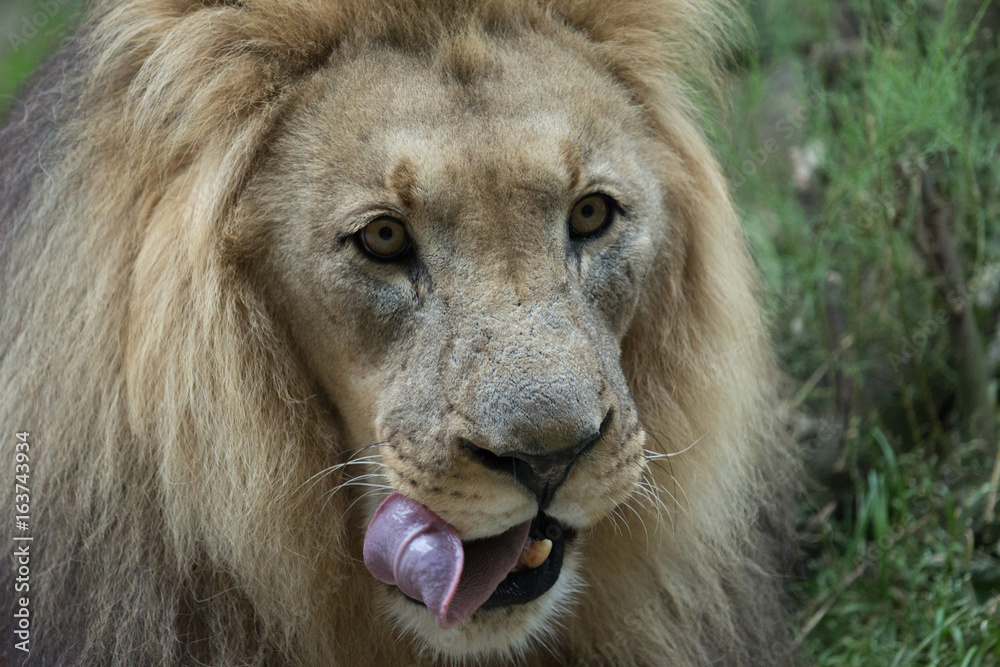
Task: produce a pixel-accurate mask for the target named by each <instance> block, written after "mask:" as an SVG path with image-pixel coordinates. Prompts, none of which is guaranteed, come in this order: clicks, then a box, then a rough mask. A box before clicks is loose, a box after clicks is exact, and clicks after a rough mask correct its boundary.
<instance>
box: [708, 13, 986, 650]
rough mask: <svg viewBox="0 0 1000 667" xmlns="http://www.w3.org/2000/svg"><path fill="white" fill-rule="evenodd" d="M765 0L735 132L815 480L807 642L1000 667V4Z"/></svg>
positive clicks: (807, 646) (810, 505)
mask: <svg viewBox="0 0 1000 667" xmlns="http://www.w3.org/2000/svg"><path fill="white" fill-rule="evenodd" d="M750 10H751V13H752V14H753V17H754V23H755V25H756V26H757V31H758V34H757V43H758V45H759V46H758V48H755V49H750V50H747V51H745V52H743V53H741V54H740V57H739V58H738V60H737V62H738V63H739V64H738V65H737V66H734V67H733V80H732V82H731V84H732V85H731V88H730V91H729V92H730V93H731V97H732V107H731V108H730V109H727V111H726V113H724V114H722V121H721V122H720V123H719V124H718V126H717V127H716V128H715V139H716V145H717V147H718V151H719V153H720V155H721V157H722V159H723V163H724V165H725V166H726V168H727V171H728V173H729V175H730V178H731V182H732V183H733V191H734V195H735V198H736V201H737V205H738V206H739V208H740V210H741V212H742V214H743V217H744V219H745V221H746V225H747V231H748V235H749V237H750V240H751V243H752V244H753V246H754V250H755V255H756V256H757V258H758V261H759V264H760V267H761V270H762V273H763V275H764V280H765V286H766V288H767V292H768V295H769V299H768V303H769V308H770V313H771V316H772V322H773V325H772V328H773V332H774V338H775V341H776V344H777V346H778V350H779V354H780V357H781V360H782V363H783V364H784V367H785V370H786V372H787V373H788V374H789V375H790V376H791V377H792V378H793V380H794V381H795V383H794V387H795V388H796V389H797V395H796V403H795V405H794V407H795V411H794V412H795V414H794V422H795V426H796V429H797V434H798V437H799V440H800V442H801V447H802V451H803V453H804V457H805V460H806V463H807V465H808V467H809V468H810V471H811V473H812V476H813V478H814V481H813V484H812V486H811V488H810V491H809V494H808V497H807V498H806V499H805V502H804V503H803V506H802V513H801V519H802V523H801V531H802V536H803V541H804V543H805V545H806V555H807V558H806V564H805V572H803V573H802V576H801V578H800V580H799V581H798V582H797V583H796V584H795V586H794V592H795V594H796V596H797V599H798V601H799V611H798V624H797V625H798V627H799V637H798V638H799V641H800V646H801V655H802V659H803V661H804V662H807V663H811V662H814V663H816V664H819V665H924V664H931V665H998V664H1000V629H998V620H1000V613H998V603H1000V541H998V538H1000V529H998V525H997V519H996V516H995V513H994V514H993V515H992V516H990V517H987V516H986V508H987V505H988V504H989V503H990V502H991V496H995V492H996V489H995V486H993V485H992V484H991V480H990V476H991V470H992V469H993V465H994V462H995V460H996V459H995V457H996V453H997V450H996V448H997V444H996V443H997V433H996V391H997V356H998V353H1000V342H998V327H997V324H998V319H1000V299H998V296H997V293H998V283H1000V226H998V224H997V220H998V218H1000V216H998V214H1000V118H998V116H997V111H998V110H1000V100H998V96H1000V85H998V80H1000V78H998V77H1000V75H998V71H1000V58H998V54H997V51H996V34H997V27H998V24H1000V20H998V18H1000V11H998V9H997V7H994V6H991V5H989V4H979V3H975V4H973V3H961V2H953V1H951V2H907V3H901V4H899V3H888V2H880V1H878V0H872V1H868V2H862V1H857V2H842V3H835V2H826V1H824V0H799V1H791V0H773V1H772V2H769V3H764V4H762V5H754V6H752V7H751V9H750ZM797 169H798V173H797V171H796V170H797ZM935 221H936V223H935ZM935 229H939V230H943V234H944V235H945V236H946V237H947V238H946V239H945V241H944V243H945V244H948V245H951V246H953V247H954V255H955V256H956V258H957V260H958V263H957V264H956V265H955V266H954V267H953V269H952V270H951V271H950V272H949V271H948V270H946V269H945V268H942V267H941V266H939V265H938V261H939V260H938V253H939V251H940V248H941V247H943V246H942V240H941V237H940V236H935V234H934V230H935ZM953 304H954V305H956V306H961V308H953V307H952V306H953ZM966 313H967V314H968V316H967V325H968V326H967V327H966V328H965V329H963V328H962V322H963V317H966Z"/></svg>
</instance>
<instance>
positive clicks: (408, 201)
mask: <svg viewBox="0 0 1000 667" xmlns="http://www.w3.org/2000/svg"><path fill="white" fill-rule="evenodd" d="M386 187H387V188H389V189H390V190H392V191H393V192H394V193H395V194H396V196H397V197H398V198H399V202H400V203H401V204H402V205H403V206H405V207H406V208H408V209H413V208H416V207H417V205H418V204H419V203H420V201H419V199H418V198H417V165H415V164H414V163H413V160H411V159H410V158H408V157H403V158H400V160H399V162H397V163H396V166H395V167H393V169H392V171H391V172H389V177H388V178H387V179H386Z"/></svg>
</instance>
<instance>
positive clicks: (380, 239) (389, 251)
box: [360, 218, 410, 259]
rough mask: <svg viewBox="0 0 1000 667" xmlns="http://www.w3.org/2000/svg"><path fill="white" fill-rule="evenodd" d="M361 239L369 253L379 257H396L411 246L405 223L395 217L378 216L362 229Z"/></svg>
mask: <svg viewBox="0 0 1000 667" xmlns="http://www.w3.org/2000/svg"><path fill="white" fill-rule="evenodd" d="M360 240H361V244H362V246H364V249H365V250H366V251H367V252H368V254H370V255H372V256H373V257H375V258H377V259H394V258H397V257H400V256H401V255H403V254H404V253H405V252H406V251H407V250H408V249H409V247H410V239H409V237H408V236H407V234H406V229H405V228H404V227H403V223H401V222H400V221H399V220H395V219H393V218H378V219H376V220H373V221H372V222H370V223H368V224H367V225H366V226H365V228H364V229H362V230H361V235H360Z"/></svg>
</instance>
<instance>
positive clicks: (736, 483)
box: [0, 0, 794, 665]
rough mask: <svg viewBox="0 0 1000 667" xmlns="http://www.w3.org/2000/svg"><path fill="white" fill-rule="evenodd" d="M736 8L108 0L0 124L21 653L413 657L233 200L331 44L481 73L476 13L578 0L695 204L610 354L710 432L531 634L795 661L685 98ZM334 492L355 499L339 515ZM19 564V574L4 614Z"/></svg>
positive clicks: (768, 382)
mask: <svg viewBox="0 0 1000 667" xmlns="http://www.w3.org/2000/svg"><path fill="white" fill-rule="evenodd" d="M726 11H728V8H726V7H722V8H720V7H718V6H716V5H713V4H711V3H707V2H699V1H697V0H622V1H621V2H616V3H610V2H606V1H605V0H535V1H530V0H486V1H482V2H479V1H473V0H435V1H432V2H417V1H415V0H412V1H410V0H340V1H338V2H333V1H330V2H320V1H317V0H248V1H247V2H218V3H207V2H206V3H202V2H195V1H193V0H127V1H120V0H108V1H105V2H101V3H98V4H97V6H96V7H95V8H94V9H93V11H92V13H91V18H90V19H89V21H88V22H87V23H86V24H85V25H84V27H83V28H82V29H81V31H80V32H79V33H78V34H77V35H76V36H75V37H74V38H73V39H72V40H71V41H70V42H69V43H68V44H67V45H66V46H65V47H64V49H63V51H62V52H61V54H60V55H57V56H56V58H55V59H54V61H53V62H52V63H51V64H50V65H49V67H48V70H47V72H46V73H45V74H44V75H43V76H42V78H41V79H39V80H38V81H37V82H36V84H35V87H34V89H33V91H32V92H31V93H30V94H29V95H28V96H27V97H26V99H25V100H24V101H23V102H22V104H21V106H20V107H19V108H18V109H17V110H16V111H15V113H14V116H13V117H12V119H11V122H10V124H9V125H8V127H7V128H6V129H5V130H4V132H3V134H2V135H0V214H2V217H0V224H2V228H0V259H2V268H0V271H2V274H0V275H2V283H0V301H2V302H3V312H2V313H0V391H2V395H3V398H2V403H0V424H3V427H4V428H5V429H6V432H5V433H4V434H3V435H2V437H3V438H6V439H7V441H8V442H9V441H10V439H11V437H12V434H13V433H14V431H15V430H27V431H30V432H31V434H32V435H31V448H32V449H31V452H32V507H33V516H32V521H33V534H34V536H35V541H34V543H33V545H32V550H33V554H34V556H33V560H32V579H31V605H32V608H33V613H34V616H33V625H32V628H33V633H34V634H33V638H32V652H31V654H30V656H29V662H30V663H31V664H122V665H141V664H174V663H188V662H192V663H193V661H195V660H200V661H201V662H203V663H205V664H215V665H235V664H259V665H277V664H302V665H315V664H331V663H335V664H409V663H411V662H413V660H414V657H413V656H414V655H415V654H416V652H419V646H417V645H415V644H414V643H413V642H411V641H410V639H409V638H408V637H405V636H404V637H402V638H397V636H396V635H395V634H394V633H393V631H392V629H391V626H390V625H388V623H387V622H386V621H385V620H384V619H382V618H381V617H380V616H379V615H378V614H377V612H376V610H375V608H374V607H373V605H372V604H371V592H370V588H371V582H370V580H369V578H368V577H367V576H366V575H365V573H364V569H363V567H360V566H359V565H358V563H357V559H358V557H359V554H360V544H359V543H360V537H359V536H360V535H361V534H362V532H361V531H362V529H363V526H362V525H355V524H354V523H352V522H351V521H350V520H348V516H349V515H348V510H349V505H350V504H351V497H350V496H347V495H345V494H334V495H332V496H330V495H329V494H324V492H325V491H327V490H329V485H326V484H313V485H310V484H308V483H306V482H307V480H309V479H310V478H311V477H312V476H313V475H314V474H315V473H316V471H318V470H321V469H323V468H324V467H326V466H327V465H329V464H330V463H331V462H332V461H336V460H340V458H342V457H341V453H342V452H341V453H338V452H339V450H338V437H339V436H338V427H337V424H336V409H333V406H330V405H326V404H324V403H323V401H322V400H320V399H317V398H316V396H315V391H314V388H313V387H312V386H310V384H309V383H308V381H307V380H305V379H304V377H303V373H302V369H301V367H300V362H299V361H297V360H296V357H295V355H294V353H292V352H291V350H290V348H289V346H288V342H287V341H286V340H285V339H284V338H283V336H282V333H281V331H280V330H278V328H276V327H275V326H274V325H273V322H272V318H271V314H270V311H269V309H268V306H267V304H266V303H264V302H262V297H261V294H260V292H259V290H258V289H256V287H257V286H256V285H254V284H253V283H252V281H248V280H246V279H245V273H244V272H243V268H244V267H243V263H244V262H245V261H248V260H247V258H248V257H253V256H254V252H255V251H256V248H255V244H258V243H260V242H262V241H261V240H260V239H256V238H246V236H245V235H242V236H241V235H240V234H238V233H237V232H236V231H234V229H233V219H232V211H233V208H234V203H235V202H236V201H237V200H238V198H239V196H240V194H241V189H242V188H243V186H244V184H245V183H246V182H247V179H248V178H249V177H250V176H251V174H252V173H253V171H254V169H255V168H256V166H257V164H258V159H259V156H260V152H261V150H262V148H263V147H264V146H265V145H266V144H267V142H268V140H269V137H270V135H271V133H272V132H273V129H274V127H275V126H276V124H277V123H279V122H280V121H281V119H282V114H283V111H284V109H285V108H286V105H288V104H289V103H290V101H291V100H294V98H295V95H296V90H297V85H298V83H299V82H300V81H302V80H303V79H304V78H306V77H308V76H309V74H310V73H312V72H314V71H316V70H317V69H319V68H322V67H323V66H324V63H325V62H326V61H327V60H328V59H329V58H330V57H331V55H332V54H334V53H335V52H337V50H338V49H342V50H345V51H347V52H349V51H350V49H351V48H354V46H355V45H358V44H363V43H366V42H369V41H372V40H377V41H382V42H385V43H389V44H399V45H405V46H407V47H409V48H413V49H426V50H427V51H428V53H432V52H433V53H435V54H437V55H435V56H434V57H440V58H449V59H450V62H451V63H452V67H453V68H454V71H455V73H456V76H458V77H461V76H462V73H463V71H466V70H468V69H470V68H472V69H474V68H476V67H477V66H478V65H477V58H480V57H481V53H480V52H479V51H478V50H477V48H476V44H477V41H476V40H477V38H476V35H478V34H481V33H482V34H486V33H489V34H503V33H504V32H506V31H517V30H534V31H537V32H539V33H541V34H552V35H554V37H553V38H554V39H555V38H558V35H557V31H556V30H555V29H554V28H553V26H554V25H556V24H557V23H558V22H563V23H565V24H568V25H569V26H572V27H574V28H575V29H576V30H578V31H580V33H582V34H583V35H585V36H586V37H587V38H588V39H589V40H591V41H592V42H594V44H595V45H596V46H595V48H594V50H593V53H592V57H594V58H595V60H596V61H598V62H599V64H600V66H601V67H603V68H605V69H606V70H607V71H610V72H612V73H613V74H614V76H615V77H616V78H618V80H620V81H621V82H622V83H623V84H624V85H625V86H627V87H628V89H629V91H630V92H631V94H632V96H633V99H634V100H635V102H636V104H638V105H641V107H642V109H644V111H645V114H646V117H647V119H648V122H649V124H650V125H651V127H652V128H653V131H654V133H655V134H656V136H657V137H658V138H659V139H660V141H661V142H662V143H663V145H664V148H665V150H664V159H663V163H662V164H661V165H660V171H661V173H660V174H659V175H660V177H661V179H662V181H663V183H664V188H665V190H666V191H667V192H669V193H670V196H671V197H670V200H669V212H670V215H671V217H672V219H673V220H674V221H675V222H674V229H675V230H676V232H677V234H676V236H675V237H673V238H672V239H671V242H670V246H671V247H670V248H667V249H665V250H664V251H663V254H664V260H663V261H660V262H659V263H658V265H657V270H656V273H655V275H654V276H652V277H651V278H650V289H649V291H648V292H647V294H646V296H645V298H644V300H643V302H642V304H641V307H640V310H639V313H638V314H637V316H636V318H635V320H634V323H633V325H632V328H631V329H630V330H629V334H628V335H627V336H626V338H625V341H624V345H623V348H622V366H623V368H624V370H625V374H626V377H627V378H628V381H629V385H630V387H631V390H632V393H633V395H634V396H635V400H636V403H637V405H638V406H639V410H640V415H641V418H642V422H643V425H644V426H645V427H646V429H647V431H648V432H649V434H650V440H648V441H647V442H648V443H650V445H649V446H652V443H653V439H655V441H656V443H658V447H657V448H662V449H663V451H665V452H680V451H681V450H685V449H686V448H688V446H689V445H691V443H696V444H695V445H694V446H692V447H690V449H687V451H684V452H683V454H679V455H678V456H675V457H672V458H670V459H665V460H664V461H662V462H660V463H657V464H654V465H652V467H651V468H650V473H649V474H650V475H651V476H653V477H655V478H657V480H658V481H659V482H660V483H661V485H662V486H664V487H665V488H666V489H668V490H672V492H673V494H674V495H675V496H677V498H676V499H675V500H672V499H671V498H669V497H665V498H664V499H665V501H667V503H668V504H669V505H670V506H671V508H672V515H671V517H670V518H669V519H668V518H666V517H663V518H662V520H661V522H660V524H661V525H659V526H658V527H657V529H656V530H655V531H654V527H653V525H651V524H652V523H654V522H655V514H652V515H648V514H647V515H646V523H647V524H650V525H649V526H648V530H649V534H648V535H647V534H645V531H644V530H643V526H642V524H641V523H640V521H639V520H634V517H633V516H628V517H626V518H627V519H629V520H628V529H627V530H626V529H625V528H624V527H623V526H619V528H620V529H621V530H622V531H623V534H621V535H615V534H614V531H615V528H614V527H613V526H612V523H611V522H610V521H604V522H602V523H601V524H600V525H599V526H598V527H597V529H596V531H595V534H594V535H593V537H592V538H591V540H592V543H594V544H599V545H601V546H600V548H595V549H593V550H592V551H591V552H590V553H589V554H588V559H587V560H586V562H585V565H584V568H583V570H582V578H583V579H584V581H585V582H586V583H585V585H586V588H585V591H584V593H583V594H582V595H581V596H580V598H579V601H578V602H577V603H576V606H575V607H573V608H572V609H571V611H570V613H569V614H567V615H566V616H565V617H563V618H562V619H561V622H562V623H563V625H564V626H565V630H564V631H560V632H558V633H556V635H555V636H554V637H553V638H552V639H550V640H549V644H550V649H551V651H552V653H549V652H547V651H546V650H545V649H541V648H539V647H537V646H535V647H533V648H531V649H530V650H529V651H528V653H527V656H526V658H525V660H527V661H529V662H531V663H533V664H545V663H546V662H547V661H548V662H549V663H552V664H571V663H574V662H578V661H583V662H585V663H587V664H707V663H709V662H713V661H715V662H717V664H765V663H767V664H774V663H778V662H782V661H784V660H786V659H787V658H786V656H785V655H784V650H785V643H784V640H785V637H784V630H785V628H784V623H783V621H782V615H781V609H780V594H779V592H778V591H779V589H780V583H781V582H780V581H779V580H778V579H777V578H776V575H775V571H776V570H775V568H776V562H775V558H776V557H777V554H778V547H779V546H780V544H781V543H782V540H783V539H784V537H785V535H786V530H787V526H786V516H785V513H786V508H785V506H784V503H785V502H786V500H787V498H786V495H785V493H784V490H786V489H788V488H791V487H793V486H794V484H793V483H792V481H791V480H792V479H793V477H792V476H790V475H791V473H790V470H791V468H790V467H789V464H788V461H787V459H788V455H787V452H786V451H785V450H784V448H783V445H782V444H781V442H782V440H781V438H780V437H779V436H778V435H777V432H778V431H777V428H776V425H775V423H774V411H775V404H776V401H775V394H774V386H773V382H774V378H775V373H774V370H773V362H772V360H771V356H770V353H769V350H768V347H767V341H766V333H765V331H764V327H763V324H762V322H761V317H760V314H759V311H758V307H757V304H756V300H755V293H754V291H755V284H756V283H755V277H754V270H753V266H752V262H751V261H750V259H749V258H748V255H747V252H746V249H745V247H744V240H743V237H742V235H741V232H740V229H739V225H738V222H737V219H736V217H735V214H734V212H733V209H732V206H731V203H730V200H729V197H728V194H727V191H726V186H725V184H724V182H723V179H722V177H721V174H720V170H719V168H718V166H717V165H716V162H715V161H714V159H713V157H712V155H711V154H710V151H709V149H708V148H707V146H706V143H705V141H704V139H703V137H702V135H701V133H700V132H699V130H698V126H697V122H696V119H695V115H694V114H693V112H692V108H691V105H690V104H689V103H688V102H687V101H686V100H687V99H688V96H687V92H686V91H687V84H688V82H689V81H690V80H691V78H692V77H695V78H698V79H699V80H700V81H702V82H704V81H705V80H707V78H710V77H711V67H712V63H713V60H714V58H715V41H716V40H717V39H721V37H723V34H722V29H721V28H719V27H718V25H720V24H721V23H725V21H721V23H720V17H722V16H724V15H725V12H726ZM457 34H462V35H464V37H462V38H461V39H458V38H455V39H454V40H452V37H451V36H453V35H457ZM449 40H452V41H450V42H449ZM443 43H450V44H451V45H452V46H451V47H450V48H447V49H446V48H442V47H441V45H442V44H443ZM434 49H437V50H436V51H435V50H434ZM442 54H444V55H442ZM428 57H431V56H428ZM668 257H669V259H670V261H669V262H667V261H666V259H667V258H668ZM342 407H343V406H338V408H342ZM671 475H672V477H671ZM673 478H676V484H675V483H674V480H673ZM330 481H331V482H334V481H336V480H333V479H331V480H330ZM10 498H11V495H10V494H9V493H7V494H4V500H3V507H4V513H5V515H6V516H8V517H9V516H10V515H11V513H12V512H11V511H10V510H11V505H10V503H9V499H10ZM320 507H322V508H323V513H322V516H323V517H327V518H329V517H335V518H339V520H335V521H323V522H321V521H319V519H320V516H321V514H320V512H318V511H317V508H320ZM626 513H628V512H627V511H626ZM618 523H619V524H621V523H622V521H621V519H619V520H618ZM10 524H11V522H10V521H6V522H5V523H4V529H3V534H4V536H5V537H4V539H5V540H7V543H8V544H10V539H11V535H10V530H11V527H10ZM772 534H773V536H772ZM10 567H11V566H10V560H9V559H8V560H7V561H5V564H4V565H3V566H0V571H2V572H3V573H4V576H3V578H4V580H5V581H10V579H11V575H10V572H11V571H10V569H9V568H10ZM11 595H12V593H11V590H10V588H9V587H7V588H6V589H5V591H4V593H3V595H2V596H0V601H2V603H3V605H2V607H3V611H2V613H4V614H5V618H7V619H8V620H9V619H11V617H12V605H13V604H14V600H12V599H11ZM7 636H8V637H9V636H10V632H9V631H8V632H7ZM8 641H9V640H5V642H8ZM4 651H6V653H5V654H4V655H8V656H15V655H19V654H17V653H14V652H13V649H11V648H10V646H9V644H8V645H7V646H5V647H4Z"/></svg>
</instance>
